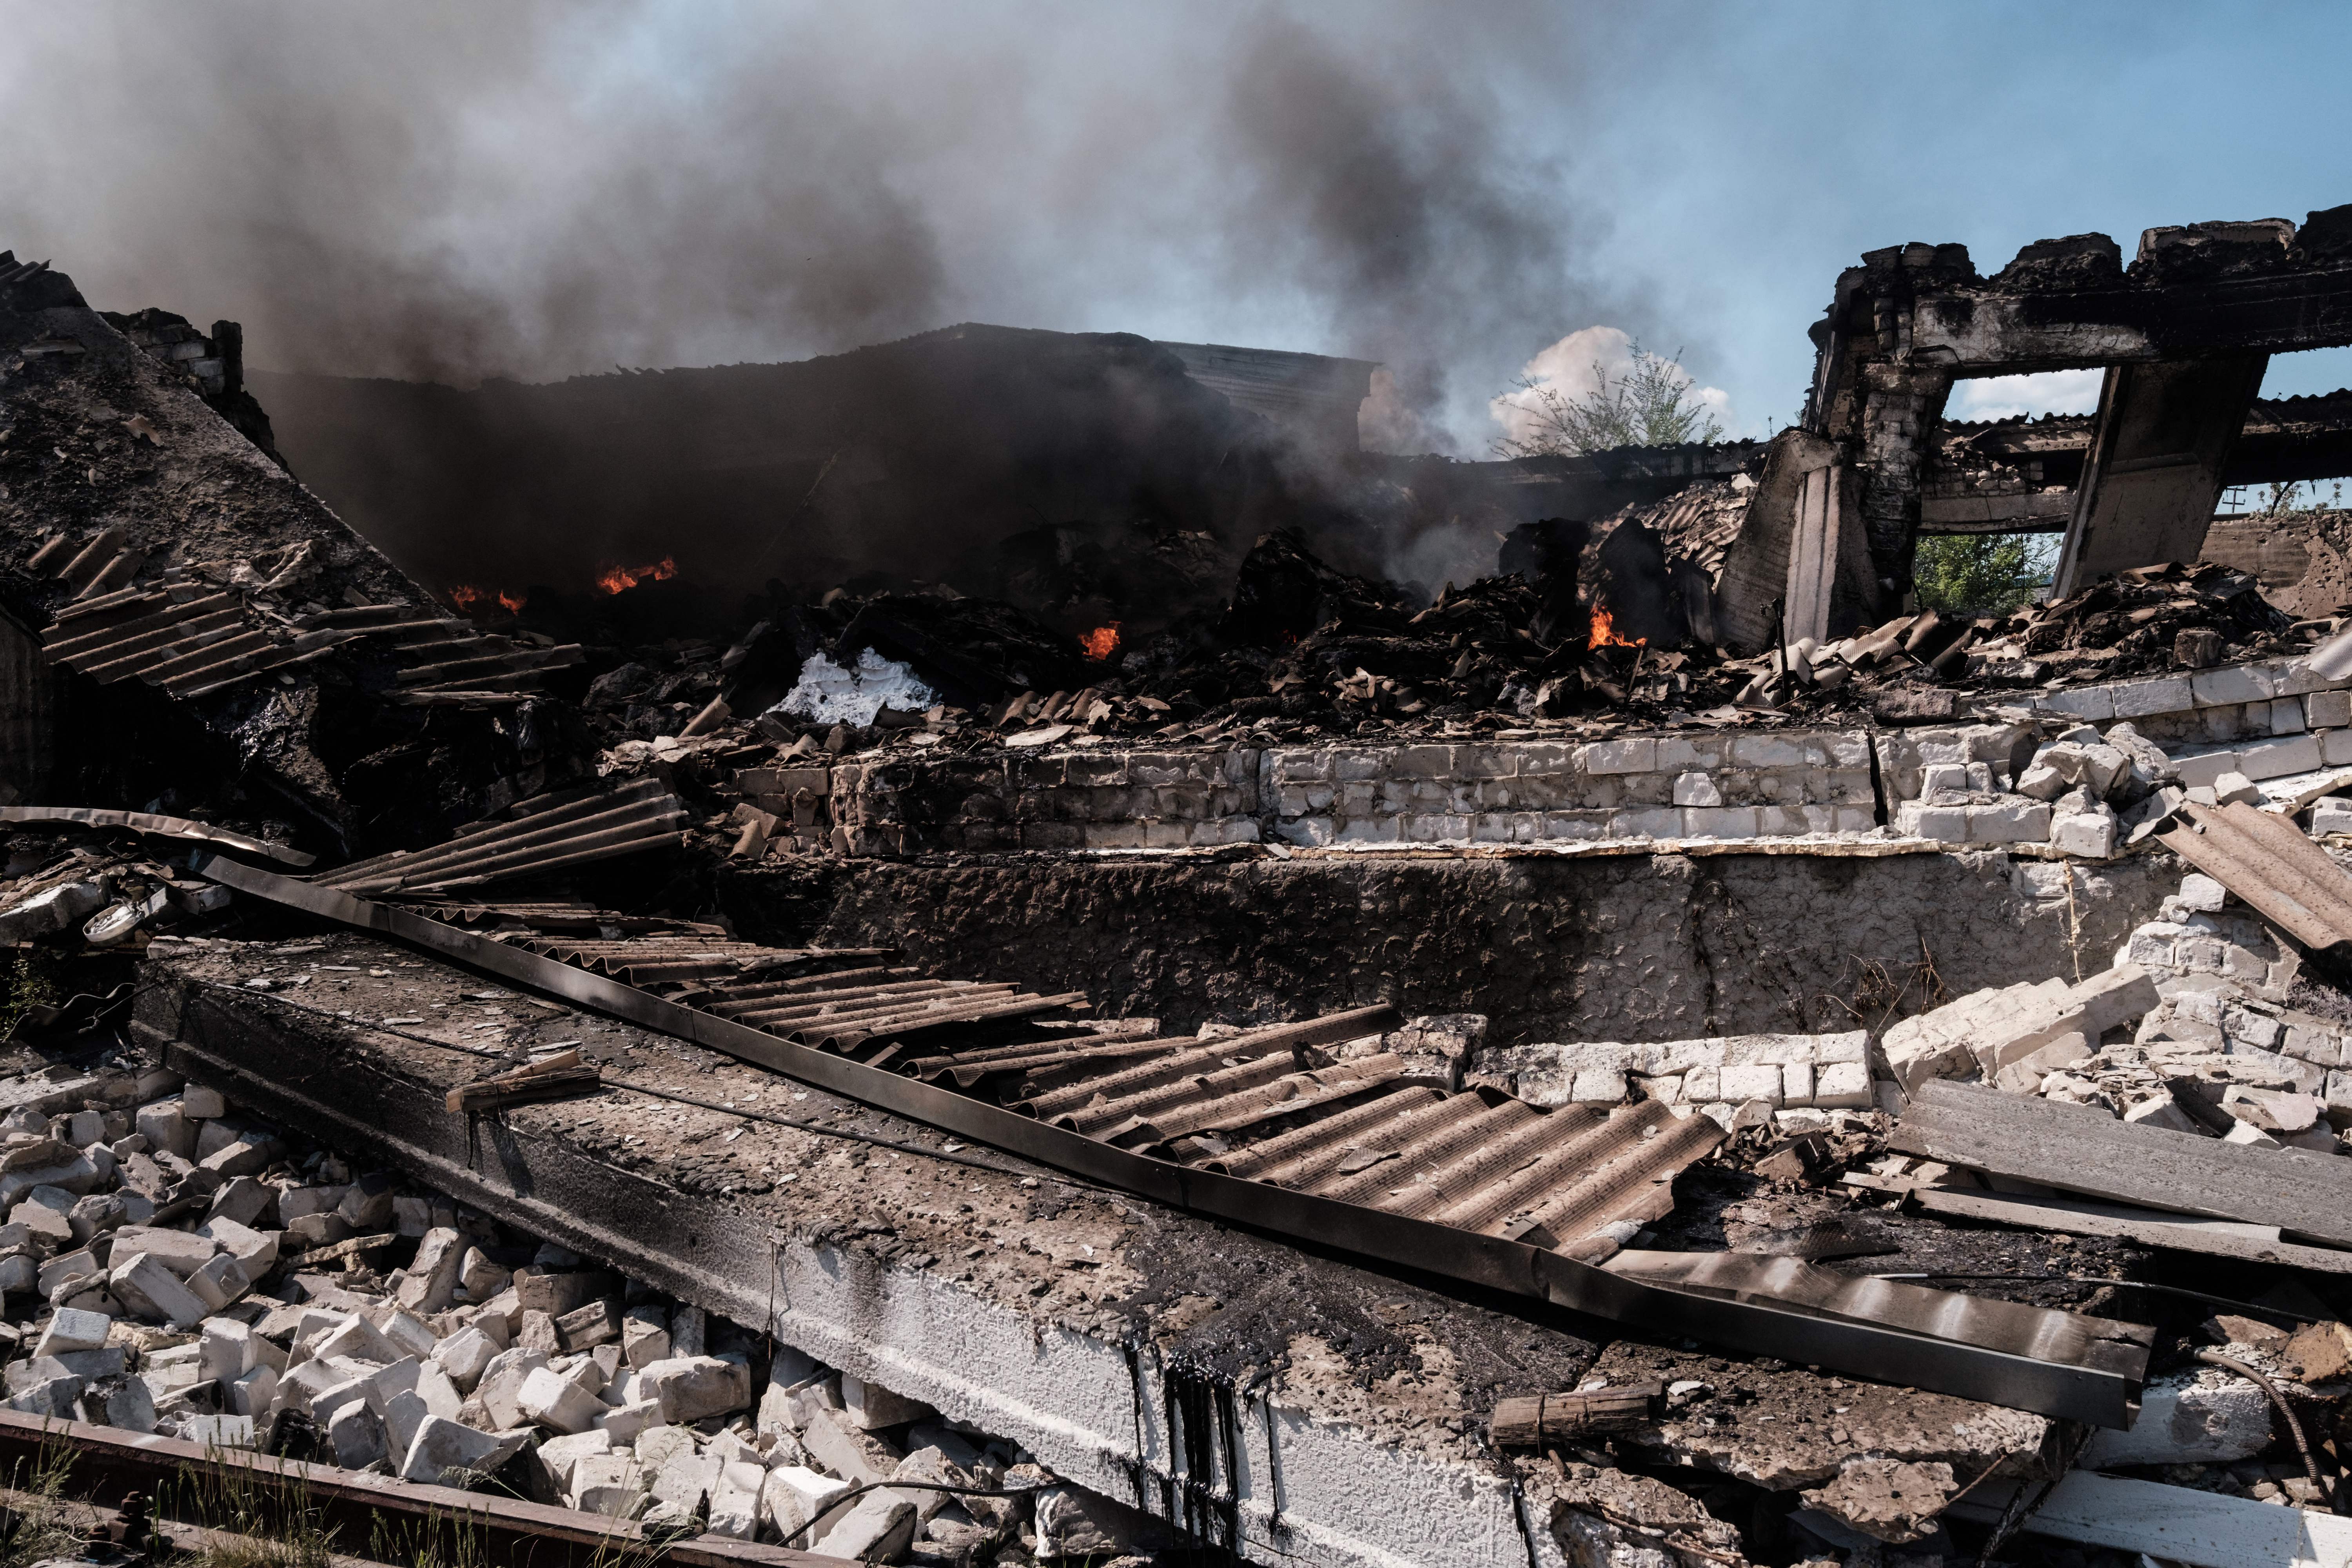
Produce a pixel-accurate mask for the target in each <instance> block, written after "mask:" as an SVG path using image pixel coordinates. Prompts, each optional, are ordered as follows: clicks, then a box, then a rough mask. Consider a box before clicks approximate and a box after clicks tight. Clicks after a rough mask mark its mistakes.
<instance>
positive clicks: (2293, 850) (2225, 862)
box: [2157, 804, 2352, 952]
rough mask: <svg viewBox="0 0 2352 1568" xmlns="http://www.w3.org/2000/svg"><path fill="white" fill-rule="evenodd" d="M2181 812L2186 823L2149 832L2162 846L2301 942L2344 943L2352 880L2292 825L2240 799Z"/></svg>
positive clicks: (2351, 914) (2316, 945) (2351, 935)
mask: <svg viewBox="0 0 2352 1568" xmlns="http://www.w3.org/2000/svg"><path fill="white" fill-rule="evenodd" d="M2181 810H2182V811H2183V812H2185V813H2186V814H2187V815H2188V817H2189V823H2188V825H2187V826H2179V827H2173V828H2168V829H2167V830H2166V831H2164V832H2162V833H2159V834H2158V835H2157V839H2158V842H2159V843H2161V844H2162V845H2163V846H2164V847H2166V848H2168V849H2169V850H2171V851H2172V852H2173V853H2174V854H2176V855H2179V857H2180V858H2182V859H2184V860H2186V861H2188V862H2189V864H2190V865H2192V866H2194V867H2196V868H2198V869H2199V870H2200V871H2202V872H2204V873H2205V874H2206V875H2207V876H2209V877H2210V878H2212V879H2214V880H2215V881H2217V882H2219V883H2221V886H2223V887H2225V888H2227V889H2230V891H2231V892H2233V893H2235V894H2237V895H2238V897H2239V898H2241V899H2243V900H2245V901H2246V902H2247V903H2249V904H2251V905H2252V906H2253V908H2254V910H2255V911H2256V912H2257V913H2259V914H2260V915H2261V916H2262V917H2263V919H2264V920H2266V921H2270V922H2271V924H2273V925H2274V926H2276V927H2278V928H2279V929H2280V930H2281V931H2285V932H2286V933H2287V934H2288V935H2289V936H2292V937H2293V938H2294V940H2295V941H2297V942H2301V943H2302V944H2303V945H2304V946H2305V947H2307V948H2311V949H2314V950H2315V951H2318V952H2327V951H2328V950H2330V949H2334V948H2340V947H2342V946H2343V945H2344V944H2345V943H2346V942H2352V877H2347V876H2346V875H2345V874H2344V868H2342V867H2340V866H2338V865H2337V864H2336V862H2335V861H2334V860H2333V859H2331V858H2329V857H2328V853H2327V851H2326V850H2325V849H2322V848H2321V847H2319V846H2318V845H2316V844H2314V843H2313V842H2312V841H2311V840H2310V839H2309V838H2308V837H2305V835H2304V832H2303V830H2302V829H2301V828H2299V827H2297V826H2295V825H2294V823H2293V822H2291V821H2289V820H2288V819H2287V818H2286V817H2284V816H2280V815H2279V814H2278V813H2276V812H2272V811H2263V810H2262V809H2260V808H2259V807H2256V806H2252V805H2243V804H2240V805H2224V806H2219V807H2215V806H2208V805H2184V806H2182V807H2181Z"/></svg>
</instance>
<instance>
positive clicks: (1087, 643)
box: [1078, 621, 1118, 664]
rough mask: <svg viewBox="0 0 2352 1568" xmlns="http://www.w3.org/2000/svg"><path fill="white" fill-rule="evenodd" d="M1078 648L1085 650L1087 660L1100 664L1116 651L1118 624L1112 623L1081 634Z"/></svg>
mask: <svg viewBox="0 0 2352 1568" xmlns="http://www.w3.org/2000/svg"><path fill="white" fill-rule="evenodd" d="M1078 646H1079V647H1082V648H1084V649H1086V652H1087V658H1090V659H1092V660H1093V661H1094V662H1095V663H1097V664H1100V663H1101V662H1102V661H1103V660H1105V659H1107V658H1109V657H1110V656H1111V655H1113V654H1115V653H1117V652H1118V622H1117V621H1113V622H1111V623H1110V624H1109V625H1108V626H1097V627H1096V628H1095V629H1094V630H1092V631H1090V632H1086V633H1083V634H1082V635H1080V637H1078Z"/></svg>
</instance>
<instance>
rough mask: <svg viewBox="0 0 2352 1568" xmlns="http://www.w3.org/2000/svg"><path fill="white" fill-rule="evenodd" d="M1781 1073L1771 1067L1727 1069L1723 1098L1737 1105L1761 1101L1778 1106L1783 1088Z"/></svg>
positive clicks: (1725, 1069) (1724, 1076)
mask: <svg viewBox="0 0 2352 1568" xmlns="http://www.w3.org/2000/svg"><path fill="white" fill-rule="evenodd" d="M1780 1071H1781V1069H1780V1068H1777V1067H1770V1066H1760V1067H1744V1068H1724V1069H1723V1078H1722V1083H1723V1098H1724V1099H1726V1100H1731V1101H1733V1102H1735V1103H1745V1102H1747V1101H1749V1100H1764V1101H1766V1102H1767V1103H1768V1104H1771V1105H1775V1106H1777V1105H1779V1104H1780V1102H1781V1095H1782V1088H1783V1086H1782V1079H1781V1076H1780Z"/></svg>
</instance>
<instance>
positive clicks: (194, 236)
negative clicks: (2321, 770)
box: [0, 0, 2352, 455]
mask: <svg viewBox="0 0 2352 1568" xmlns="http://www.w3.org/2000/svg"><path fill="white" fill-rule="evenodd" d="M0 26H5V31H6V33H7V36H9V37H11V39H12V46H13V47H12V48H11V50H9V51H7V52H6V54H5V55H0V146H6V147H8V148H9V149H10V153H9V156H8V157H7V158H5V159H0V248H5V247H14V248H16V250H17V251H18V252H19V253H20V254H25V255H34V256H53V257H55V258H57V260H58V265H59V266H60V267H62V268H66V269H67V270H68V271H70V272H71V273H72V274H73V275H74V276H75V277H76V278H77V279H79V281H80V282H81V283H82V284H83V286H84V288H85V289H86V291H88V292H89V294H90V295H91V296H92V298H93V299H94V300H97V301H98V302H99V303H100V304H101V305H105V306H107V307H109V308H126V309H127V308H132V307H135V306H137V305H143V304H161V305H164V306H166V307H168V308H171V309H174V310H180V311H182V312H184V313H185V314H187V315H189V316H191V317H192V318H194V319H196V320H199V321H209V320H211V319H213V318H214V317H215V316H227V317H232V318H236V319H238V320H242V321H245V322H246V323H247V342H248V353H249V354H250V355H251V357H252V358H253V359H254V361H255V362H256V363H259V364H265V365H271V366H277V367H294V368H311V369H320V370H331V371H339V372H343V373H348V374H401V375H411V376H431V377H435V378H438V379H445V380H450V381H456V382H461V383H462V382H467V381H470V380H475V379H478V378H479V377H481V376H484V375H492V374H498V375H511V376H516V377H519V378H522V379H531V380H538V379H549V378H553V377H559V376H562V375H565V374H577V373H581V372H593V371H598V370H603V369H607V368H609V367H610V366H611V365H612V364H614V363H627V364H640V365H661V364H695V363H724V362H729V361H738V360H759V359H780V358H796V357H800V356H803V355H805V354H809V353H828V352H835V351H837V350H840V349H843V348H847V347H852V346H855V345H856V344H857V343H860V342H876V341H881V340H884V339H887V338H890V337H896V336H899V335H903V334H904V333H906V332H909V331H919V330H922V329H924V328H928V327H932V326H939V325H944V324H947V323H949V322H952V321H962V320H980V321H999V322H1004V323H1008V324H1014V325H1029V326H1042V327H1053V328H1060V329H1065V330H1079V331H1135V332H1140V333H1143V334H1146V335H1149V336H1152V337H1159V338H1171V339H1185V340H1196V341H1197V340H1208V341H1213V342H1241V343H1255V344H1262V345H1265V346H1270V347H1281V348H1297V349H1307V350H1314V351H1318V352H1323V353H1345V354H1355V355H1360V356H1363V357H1367V358H1378V359H1381V360H1385V361H1388V362H1389V363H1391V364H1393V365H1395V366H1397V367H1399V372H1400V374H1401V375H1402V377H1404V379H1405V381H1406V382H1408V383H1410V384H1411V390H1410V391H1409V392H1408V394H1407V395H1406V397H1407V401H1408V402H1410V403H1411V405H1412V409H1413V410H1414V411H1415V416H1416V417H1418V418H1419V420H1420V421H1421V423H1420V426H1419V429H1420V432H1421V434H1422V435H1423V437H1425V438H1426V439H1427V440H1428V441H1429V442H1432V443H1434V444H1439V445H1444V444H1449V443H1450V445H1451V447H1452V448H1453V449H1454V450H1456V451H1460V452H1462V453H1464V454H1465V455H1476V454H1478V453H1480V452H1482V451H1483V450H1484V447H1485V443H1486V441H1487V440H1488V439H1489V438H1490V437H1492V436H1493V435H1495V434H1496V433H1497V430H1496V426H1494V424H1493V422H1492V420H1491V418H1490V416H1489V414H1488V411H1487V401H1488V399H1489V398H1490V397H1491V396H1492V395H1494V394H1496V393H1497V392H1499V391H1501V390H1503V388H1504V387H1505V386H1507V384H1508V382H1509V380H1510V378H1511V376H1512V375H1513V374H1514V373H1516V372H1517V370H1518V369H1519V367H1520V366H1522V365H1524V364H1525V363H1527V362H1528V361H1529V360H1530V359H1532V358H1533V357H1534V356H1536V355H1537V354H1538V353H1540V352H1541V351H1542V350H1544V349H1545V348H1546V347H1547V346H1548V345H1550V344H1552V343H1554V342H1557V341H1558V340H1559V339H1561V338H1564V337H1566V336H1568V335H1569V334H1570V333H1573V332H1577V331H1582V330H1585V329H1589V328H1595V327H1601V328H1615V329H1619V330H1622V331H1627V332H1630V333H1632V334H1633V335H1634V336H1635V337H1637V338H1639V339H1640V340H1641V341H1642V342H1644V343H1645V344H1647V345H1648V346H1649V347H1651V348H1653V349H1656V350H1663V351H1666V352H1673V351H1675V350H1677V349H1679V350H1680V351H1681V353H1682V357H1683V359H1684V362H1685V364H1686V365H1687V366H1688V368H1689V370H1690V371H1691V372H1692V374H1694V375H1696V377H1697V378H1698V379H1699V380H1700V382H1701V383H1703V384H1706V385H1709V386H1712V387H1716V388H1719V389H1721V391H1722V392H1723V394H1724V395H1725V406H1726V408H1727V424H1728V426H1729V430H1728V433H1729V434H1733V435H1762V434H1767V433H1769V430H1770V429H1772V428H1774V427H1775V426H1777V425H1778V424H1779V423H1780V422H1782V421H1784V420H1786V419H1787V418H1789V417H1790V416H1793V415H1794V414H1795V413H1796V411H1797V409H1798V407H1799V405H1800V403H1801V397H1802V389H1803V386H1804V384H1805V382H1806V379H1807V376H1808V374H1809V373H1810V369H1811V347H1810V345H1809V343H1808V342H1807V341H1806V338H1805V328H1806V326H1807V325H1808V323H1810V322H1811V321H1812V320H1814V319H1815V318H1816V317H1817V316H1818V315H1819V313H1820V312H1821V310H1822V307H1823V306H1824V305H1825V304H1826V303H1827V301H1828V299H1829V295H1830V290H1831V288H1832V283H1833V282H1834V279H1835V278H1836V275H1837V272H1838V269H1839V268H1842V267H1844V266H1847V265H1850V264H1851V263H1852V262H1853V260H1854V259H1855V258H1857V257H1858V256H1859V255H1860V253H1861V252H1862V251H1864V250H1865V249H1871V248H1875V247H1880V246H1885V245H1893V244H1900V243H1902V242H1905V241H1907V240H1914V239H1919V240H1930V241H1947V240H1958V241H1961V242H1963V243H1965V244H1967V245H1968V246H1969V249H1970V252H1971V253H1972V254H1973V255H1974V256H1975V258H1977V261H1978V263H1979V267H1980V268H1982V269H1983V270H1985V271H1988V272H1990V271H1991V270H1993V269H1994V268H1998V267H1999V266H2000V264H2001V263H2002V262H2003V261H2004V260H2006V259H2007V258H2009V257H2010V256H2011V254H2013V253H2014V251H2015V250H2016V249H2017V247H2019V246H2020V245H2021V244H2024V243H2025V242H2027V241H2030V240H2032V239H2036V238H2041V237H2048V236H2056V235H2063V234H2074V233H2080V232H2083V231H2085V230H2090V229H2098V230H2104V231H2105V232H2107V233H2109V234H2111V235H2113V236H2114V237H2116V239H2117V240H2118V241H2119V242H2120V243H2121V244H2122V245H2123V247H2124V248H2125V250H2126V254H2128V253H2129V252H2130V250H2131V249H2132V247H2133V246H2134V244H2135V243H2136V240H2137V235H2138V233H2139V231H2140V230H2141V229H2142V228H2144V227H2147V226H2153V225H2159V224H2171V223H2180V222H2188V221H2193V220H2197V219H2204V218H2244V217H2264V216H2284V217H2288V218H2292V219H2296V220H2300V219H2301V218H2302V217H2303V216H2304V214H2305V212H2306V211H2308V210H2310V209H2312V208H2315V207H2322V206H2328V205H2336V204H2338V203H2342V202H2347V201H2352V152H2347V148H2352V138H2347V136H2346V135H2345V134H2344V131H2343V127H2344V126H2345V124H2346V123H2347V107H2352V105H2347V97H2352V85H2347V80H2346V75H2347V73H2346V72H2345V70H2344V69H2343V66H2344V63H2345V61H2346V60H2347V59H2352V7H2347V6H2345V5H2340V4H2338V5H2290V6H2253V5H2241V6H2233V7H2226V8H2224V7H2214V6H2205V7H2197V6H2189V5H2160V4H2159V5H2151V4H2134V5H2103V4H2070V5H1933V6H1931V5H1917V4H1906V5H1891V4H1881V5H1828V4H1821V5H1696V4H1673V3H1653V4H1643V5H1624V4H1597V3H1591V0H1577V3H1566V0H1563V3H1557V4H1538V3H1535V0H1487V3H1484V4H1477V5H1458V4H1454V5H1437V4H1430V5H1411V4H1401V3H1396V0H1388V3H1372V0H1363V3H1360V4H1353V5H1289V6H1283V5H1245V4H1242V3H1240V0H1192V3H1190V4H1186V5H1143V4H1130V5H1111V6H1104V5H1082V4H1076V3H1075V0H1004V3H1001V4H997V5H988V6H977V5H950V4H945V3H940V4H914V3H901V4H877V5H868V6H861V7H855V8H845V7H839V6H829V5H819V4H814V3H808V4H801V3H793V0H773V3H764V0H763V3H758V4H753V3H751V0H709V3H708V4H701V5H694V6H679V5H661V4H657V3H656V0H576V3H556V0H544V3H541V0H511V3H510V4H507V5H500V6H497V7H492V8H488V9H487V10H485V9H483V8H479V7H477V6H474V5H463V4H457V3H455V0H447V3H444V0H408V3H405V4H386V5H366V6H362V5H305V4H295V3H292V0H254V3H251V4H247V5H239V6H236V7H198V6H190V7H167V8H157V7H154V6H152V5H142V4H131V3H128V0H92V3H90V4H88V5H75V6H58V5H53V4H49V3H47V0H0ZM2087 384H2088V378H2086V377H2082V376H2076V377H2074V378H2072V380H2071V381H2065V380H2062V381H2059V382H2055V383H2048V382H2045V383H2042V384H2036V385H2033V386H2030V387H2027V388H2023V389H2019V388H2012V387H1977V388H1972V389H1969V395H1968V396H1967V398H1966V399H1965V400H1964V402H1963V404H1962V405H1960V406H1961V407H1962V408H1964V409H1966V410H1969V411H1976V412H1985V413H1993V412H2000V411H2006V410H2009V409H2014V408H2033V407H2044V406H2074V405H2080V404H2082V402H2083V401H2084V396H2085V388H2086V385H2087ZM2342 384H2352V351H2330V352H2327V353H2320V354H2311V355H2303V356H2295V357H2294V358H2290V359H2284V360H2281V361H2280V362H2278V363H2277V364H2276V365H2274V366H2273V373H2272V376H2271V380H2270V390H2271V391H2272V392H2273V394H2274V395H2276V394H2281V393H2296V392H2316V391H2325V390H2329V389H2332V388H2334V387H2336V386H2338V385H2342Z"/></svg>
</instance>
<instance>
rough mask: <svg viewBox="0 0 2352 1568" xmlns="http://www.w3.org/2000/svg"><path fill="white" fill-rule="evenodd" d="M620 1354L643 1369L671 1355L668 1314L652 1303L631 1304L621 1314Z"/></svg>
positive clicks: (631, 1363) (632, 1364) (637, 1367)
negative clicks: (636, 1305) (631, 1305)
mask: <svg viewBox="0 0 2352 1568" xmlns="http://www.w3.org/2000/svg"><path fill="white" fill-rule="evenodd" d="M621 1354H622V1356H623V1357H624V1358H625V1360H626V1361H627V1362H628V1363H629V1364H630V1365H631V1366H633V1367H635V1368H636V1369H638V1370H639V1371H643V1370H644V1369H645V1368H646V1367H649V1366H651V1365H653V1363H656V1362H657V1361H667V1360H668V1359H669V1314H668V1313H667V1312H665V1311H663V1310H661V1308H659V1307H657V1306H654V1305H652V1304H650V1303H648V1304H646V1305H645V1306H641V1307H632V1308H630V1309H629V1310H628V1311H627V1312H625V1313H624V1314H623V1315H622V1318H621Z"/></svg>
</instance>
